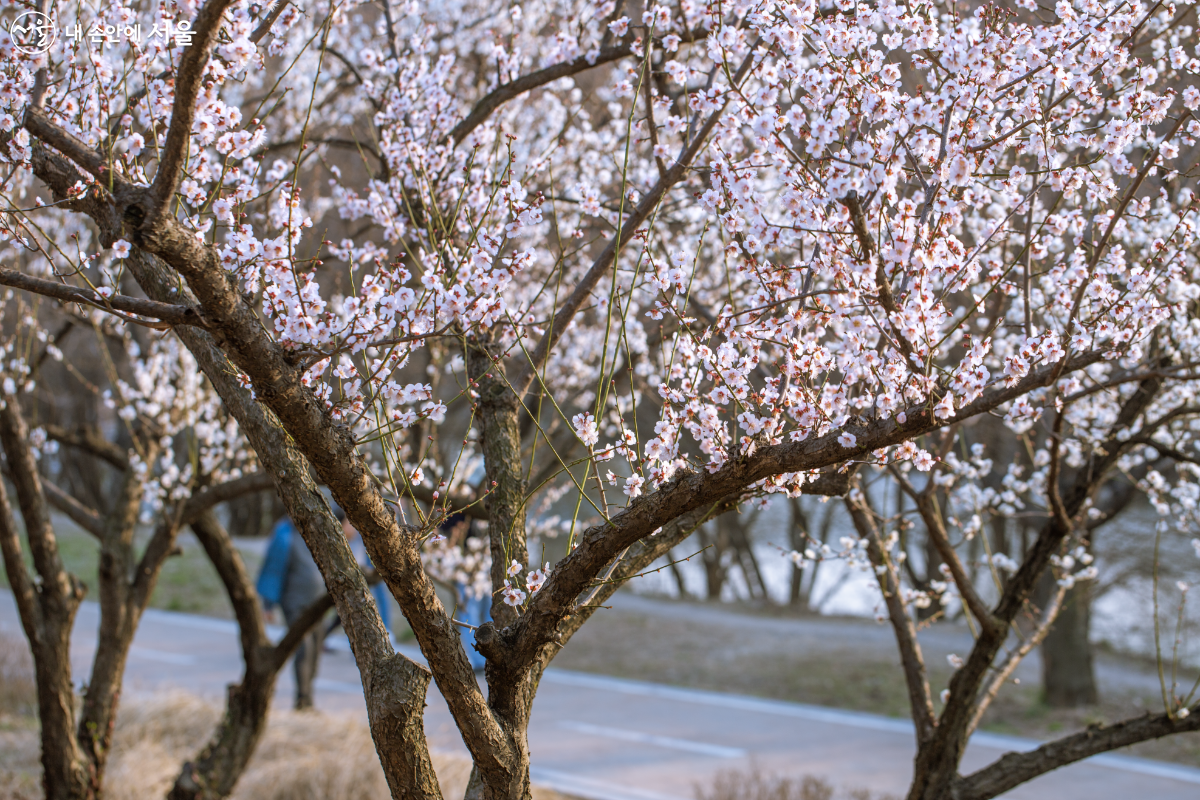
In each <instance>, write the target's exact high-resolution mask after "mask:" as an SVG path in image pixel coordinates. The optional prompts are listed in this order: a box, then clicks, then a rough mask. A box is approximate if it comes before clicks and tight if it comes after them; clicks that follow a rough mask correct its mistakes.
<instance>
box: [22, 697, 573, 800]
mask: <svg viewBox="0 0 1200 800" xmlns="http://www.w3.org/2000/svg"><path fill="white" fill-rule="evenodd" d="M220 715H221V708H220V707H219V706H218V705H216V704H215V703H211V702H208V701H205V700H201V699H200V698H197V697H195V696H194V695H190V694H187V693H184V692H159V693H156V694H153V695H149V696H146V697H134V698H129V699H127V700H126V701H125V702H124V703H123V704H122V707H121V710H120V713H119V714H118V716H117V726H116V729H115V731H114V733H113V749H112V754H111V756H110V759H109V764H108V774H107V777H106V781H105V786H106V791H105V797H106V798H107V800H160V798H162V797H163V796H165V794H166V792H167V790H168V789H169V788H170V786H171V784H172V782H173V781H174V780H175V776H176V774H177V773H178V771H179V767H180V765H181V764H182V763H183V761H184V760H185V759H187V758H190V757H192V756H194V755H195V754H196V752H197V751H198V750H199V748H200V747H201V746H202V745H203V743H204V742H205V741H206V740H207V739H208V737H209V735H210V734H211V733H212V731H213V729H214V727H215V726H216V724H217V722H218V721H219V719H220ZM12 719H18V718H12ZM26 720H27V724H23V725H16V726H11V727H10V728H7V729H5V728H0V798H5V800H10V798H11V800H36V799H37V798H40V797H41V796H42V792H41V787H40V785H39V783H40V781H39V780H38V778H39V772H40V764H39V763H38V744H37V728H36V725H35V724H33V723H32V721H31V720H28V718H26ZM433 766H434V769H435V771H436V772H437V775H438V782H439V783H440V784H441V788H442V794H443V796H444V797H446V798H448V800H453V799H454V798H459V797H462V796H463V794H464V792H465V790H466V788H467V779H468V777H469V776H470V773H471V762H470V761H469V760H468V759H467V758H465V757H464V756H460V755H456V754H446V753H435V754H434V756H433ZM389 797H390V794H389V793H388V788H387V782H386V781H385V780H384V777H383V770H382V769H381V768H380V766H379V760H378V759H377V758H376V755H375V746H374V744H373V743H372V741H371V734H370V731H369V730H368V728H367V726H366V724H365V722H363V721H362V720H361V719H360V718H359V717H357V716H354V715H350V714H346V715H336V714H322V713H314V712H299V713H297V712H293V711H276V712H274V713H272V715H271V719H270V723H269V724H268V726H267V731H266V733H265V735H264V736H263V739H262V741H261V742H260V743H259V746H258V750H257V752H255V754H254V757H253V758H252V759H251V761H250V765H249V767H248V768H247V770H246V773H245V774H244V775H243V776H242V779H241V781H239V782H238V785H237V788H236V790H235V791H234V793H233V795H232V800H385V799H386V798H389ZM534 800H561V796H560V795H558V794H557V793H556V792H553V791H549V790H545V789H540V788H538V789H535V790H534Z"/></svg>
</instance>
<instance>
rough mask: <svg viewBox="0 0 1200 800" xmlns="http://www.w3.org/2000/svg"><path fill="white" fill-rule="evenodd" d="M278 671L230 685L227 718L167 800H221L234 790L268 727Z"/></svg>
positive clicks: (187, 764)
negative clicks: (268, 716) (220, 799)
mask: <svg viewBox="0 0 1200 800" xmlns="http://www.w3.org/2000/svg"><path fill="white" fill-rule="evenodd" d="M278 674H279V672H278V671H277V670H268V671H266V672H265V674H264V673H259V672H255V671H251V670H247V671H246V674H245V676H244V678H243V680H242V683H234V684H230V686H229V692H228V695H227V697H226V701H225V715H224V716H223V717H222V718H221V722H220V724H219V725H218V727H217V730H216V731H215V732H214V733H213V735H212V738H211V739H210V740H209V742H208V744H207V745H206V746H205V747H204V749H203V750H202V751H201V752H200V754H199V755H198V756H197V757H196V759H195V760H194V761H188V762H185V763H184V765H183V768H182V769H181V770H180V773H179V776H178V777H177V778H176V779H175V785H174V786H172V787H171V791H170V792H169V793H168V794H167V800H219V798H222V797H227V796H228V795H229V793H230V792H232V791H233V787H234V784H236V783H237V780H238V778H240V777H241V776H242V773H243V772H245V770H246V764H247V763H248V762H249V761H250V756H252V755H253V754H254V750H255V748H256V747H257V746H258V740H259V738H260V737H261V736H262V732H263V729H264V728H265V727H266V722H267V712H268V711H269V710H270V708H271V695H272V694H274V690H275V678H276V676H277V675H278Z"/></svg>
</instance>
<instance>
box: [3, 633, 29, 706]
mask: <svg viewBox="0 0 1200 800" xmlns="http://www.w3.org/2000/svg"><path fill="white" fill-rule="evenodd" d="M36 710H37V686H36V684H34V681H33V657H32V656H30V654H29V646H28V645H26V644H25V640H24V639H18V638H17V637H16V636H11V635H8V634H0V717H5V716H9V715H11V716H18V717H23V716H29V715H30V714H33V713H35V712H36Z"/></svg>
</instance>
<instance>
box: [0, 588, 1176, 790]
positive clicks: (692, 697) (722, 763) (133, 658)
mask: <svg viewBox="0 0 1200 800" xmlns="http://www.w3.org/2000/svg"><path fill="white" fill-rule="evenodd" d="M98 621H99V608H98V606H97V605H96V604H95V603H90V602H89V603H84V604H83V606H82V607H81V609H80V612H79V616H78V621H77V623H76V626H75V632H74V635H73V637H72V658H73V663H74V665H75V669H76V674H77V676H78V677H80V678H82V677H84V676H86V674H87V670H88V668H89V664H90V659H91V657H92V654H93V652H94V648H95V637H96V630H97V626H98ZM0 631H4V632H6V633H8V634H10V635H15V636H18V637H19V636H21V634H20V626H19V624H18V620H17V616H16V609H15V606H14V604H13V600H12V595H11V593H9V592H8V591H0ZM333 641H334V640H332V639H331V642H333ZM401 649H402V650H403V651H404V652H406V653H407V654H409V655H413V656H414V657H419V655H418V654H417V653H416V651H415V648H411V647H402V648H401ZM240 666H241V659H240V657H239V655H238V645H237V631H236V626H235V624H234V623H233V622H229V621H226V620H219V619H211V618H208V617H198V616H193V615H187V614H177V613H172V612H166V611H159V610H153V609H152V610H149V611H147V612H146V615H145V617H144V619H143V622H142V625H141V627H140V628H139V629H138V634H137V638H136V639H135V640H134V646H133V648H132V650H131V652H130V659H129V664H128V667H127V671H126V678H125V687H126V692H134V693H136V692H142V691H152V690H155V689H160V688H166V687H180V688H184V689H187V690H188V691H191V692H194V693H199V694H202V695H205V696H209V697H213V698H215V699H219V698H220V697H222V696H223V694H224V687H225V685H226V684H228V683H229V682H231V681H234V680H236V679H237V677H238V675H239V672H240ZM292 691H293V684H292V681H291V674H290V667H289V668H288V669H287V670H285V673H284V674H283V675H282V676H281V680H280V681H279V687H278V694H277V702H278V703H280V704H281V705H284V706H286V705H288V704H289V703H290V699H291V696H292ZM317 705H318V708H320V709H323V710H327V711H340V710H351V711H353V710H358V711H360V712H364V713H365V709H364V706H363V700H362V689H361V685H360V683H359V677H358V672H357V670H356V669H355V667H354V663H353V659H352V658H351V657H350V654H349V649H348V645H347V644H346V643H345V641H344V639H343V640H341V642H340V643H339V646H338V647H336V649H335V652H333V653H326V654H325V655H324V656H323V658H322V662H321V670H320V678H318V681H317ZM426 723H427V728H428V734H429V738H430V742H431V744H432V745H433V746H434V747H438V748H442V749H447V750H460V751H461V750H462V749H463V747H462V744H461V741H460V740H459V738H458V735H457V731H456V730H455V728H454V724H453V721H452V720H451V718H450V714H449V712H448V710H447V709H446V705H445V702H444V701H443V700H442V698H441V696H440V695H438V694H437V692H436V690H434V689H432V688H431V690H430V696H429V706H428V709H427V711H426ZM529 738H530V749H531V752H532V753H533V778H534V781H535V782H537V783H540V784H543V785H546V786H550V787H552V788H555V789H558V790H559V791H563V792H567V793H570V794H574V795H577V796H580V797H584V798H590V799H591V800H686V799H687V798H691V797H693V791H694V790H693V787H694V786H695V785H696V784H698V783H699V784H705V783H706V782H707V781H708V780H709V779H710V778H711V777H712V776H713V775H715V774H716V773H717V772H719V771H721V770H723V769H730V768H740V769H747V768H754V769H759V770H763V771H767V772H772V773H775V774H780V775H791V776H800V775H805V774H809V775H817V776H821V777H824V778H826V779H827V780H829V781H830V782H831V783H834V784H835V785H840V786H844V787H847V788H866V789H871V790H875V791H881V792H891V793H893V794H902V792H903V790H904V788H905V787H906V785H907V779H908V777H909V775H910V774H911V769H912V754H913V738H912V727H911V725H910V724H909V723H908V722H906V721H904V720H899V719H891V718H887V717H881V716H875V715H871V714H862V713H857V712H850V711H840V710H837V709H831V708H822V707H817V706H806V705H800V704H796V703H784V702H777V701H771V700H763V699H759V698H752V697H745V696H740V695H730V694H720V693H716V692H703V691H697V690H692V689H680V688H676V687H670V686H662V685H657V684H650V683H641V682H637V681H628V680H621V679H616V678H608V677H603V676H599V675H590V674H584V673H579V672H569V671H566V670H559V669H553V668H552V669H550V670H547V672H546V674H545V677H544V679H543V681H542V686H541V688H540V690H539V692H538V696H537V700H536V702H535V704H534V711H533V717H532V722H531V726H530V734H529ZM1035 745H1036V743H1034V742H1031V741H1029V740H1023V739H1016V738H1013V737H1006V736H999V735H995V734H988V733H980V734H976V735H975V737H974V738H973V739H972V740H971V746H970V747H969V749H968V751H967V757H966V763H965V765H964V768H965V769H966V770H968V771H969V770H971V769H974V768H978V767H981V766H983V765H985V764H986V763H989V762H990V761H992V760H994V759H995V758H997V757H998V756H999V755H1001V754H1002V753H1003V752H1006V751H1008V750H1022V749H1028V748H1030V747H1033V746H1035ZM1197 796H1200V769H1194V768H1191V767H1184V766H1179V765H1175V764H1167V763H1162V762H1155V761H1148V760H1145V759H1139V758H1133V757H1129V756H1121V755H1105V756H1099V757H1096V758H1093V759H1091V760H1090V761H1088V762H1085V763H1083V764H1077V765H1074V766H1071V767H1068V768H1065V769H1062V770H1059V771H1057V772H1054V773H1051V774H1050V775H1048V776H1045V777H1043V778H1041V779H1039V780H1037V781H1035V782H1033V783H1030V784H1027V785H1026V786H1023V787H1020V788H1018V789H1016V790H1014V791H1013V792H1010V793H1009V794H1008V795H1006V797H1008V798H1014V800H1021V799H1024V800H1110V799H1111V800H1129V798H1138V797H1153V798H1155V800H1185V799H1186V800H1194V798H1196V797H1197Z"/></svg>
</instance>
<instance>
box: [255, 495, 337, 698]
mask: <svg viewBox="0 0 1200 800" xmlns="http://www.w3.org/2000/svg"><path fill="white" fill-rule="evenodd" d="M338 510H339V511H340V510H341V509H338ZM256 588H257V589H258V594H259V597H261V598H262V602H263V609H264V610H265V611H266V612H267V619H268V621H270V620H271V618H272V616H273V615H274V610H275V607H276V606H278V607H279V608H281V609H282V610H283V618H284V620H285V621H286V622H287V624H288V625H289V626H290V625H291V624H292V623H293V622H295V621H296V619H297V618H298V617H299V616H300V614H301V613H303V611H304V609H305V608H307V607H308V606H309V605H311V604H312V603H313V602H314V601H316V600H317V599H318V598H320V597H321V596H322V595H323V594H325V581H324V580H323V579H322V578H321V571H320V570H318V569H317V563H316V562H315V561H313V557H312V554H311V553H310V552H309V551H308V545H306V544H305V543H304V539H303V538H302V537H301V536H300V534H299V532H298V531H297V530H296V526H295V525H293V524H292V521H291V520H290V519H288V518H287V517H284V518H283V519H281V520H279V522H277V523H275V529H274V530H273V531H272V533H271V542H270V544H269V545H268V546H267V554H266V557H265V558H264V559H263V564H262V569H261V571H260V572H259V573H258V583H257V584H256ZM323 633H324V631H323V626H321V625H314V626H313V628H312V630H311V631H309V633H308V635H306V636H305V637H304V639H303V641H301V643H300V646H299V647H298V648H296V655H295V657H294V659H293V662H292V666H293V668H294V669H295V673H296V709H297V710H302V709H307V708H312V706H313V682H314V681H315V680H316V677H317V662H318V660H319V659H320V658H321V639H322V637H323Z"/></svg>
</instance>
